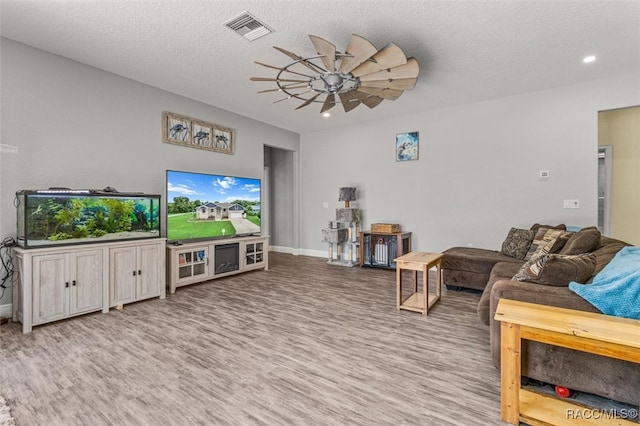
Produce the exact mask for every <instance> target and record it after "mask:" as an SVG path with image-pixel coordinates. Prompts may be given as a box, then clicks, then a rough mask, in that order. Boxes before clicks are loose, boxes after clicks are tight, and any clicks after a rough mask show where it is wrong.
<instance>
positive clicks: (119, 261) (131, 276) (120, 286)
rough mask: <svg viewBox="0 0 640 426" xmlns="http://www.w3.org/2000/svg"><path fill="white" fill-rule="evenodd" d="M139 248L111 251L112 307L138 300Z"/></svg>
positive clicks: (110, 291)
mask: <svg viewBox="0 0 640 426" xmlns="http://www.w3.org/2000/svg"><path fill="white" fill-rule="evenodd" d="M136 249H137V247H118V248H112V249H110V250H109V294H110V299H111V300H110V302H109V305H110V306H116V305H121V304H124V303H129V302H134V301H135V300H136V282H137V277H138V269H137V267H136V266H137V262H136V257H137V250H136Z"/></svg>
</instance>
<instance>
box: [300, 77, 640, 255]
mask: <svg viewBox="0 0 640 426" xmlns="http://www.w3.org/2000/svg"><path fill="white" fill-rule="evenodd" d="M426 78H428V77H426ZM404 96H410V94H409V93H407V94H405V95H404ZM386 102H390V101H385V102H383V103H382V104H381V105H380V106H379V107H378V108H384V106H385V103H386ZM395 102H402V98H400V99H398V100H397V101H395ZM637 104H640V75H637V74H635V75H626V76H621V77H618V78H612V79H608V80H599V81H593V82H589V83H586V84H580V85H575V86H569V87H563V88H558V89H553V90H545V91H540V92H535V93H528V94H523V95H518V96H512V97H508V98H501V99H496V100H491V101H487V102H480V103H474V104H467V105H462V106H458V107H452V108H447V109H440V110H433V111H427V112H419V113H416V114H413V115H409V116H405V117H401V118H394V119H389V120H386V121H384V122H372V123H369V124H366V125H360V126H352V127H345V128H338V129H333V130H331V131H323V132H317V133H313V134H304V135H302V138H301V151H300V170H302V171H303V173H302V174H301V182H300V185H301V188H300V194H301V199H300V205H301V213H300V219H301V235H300V246H301V247H302V248H303V249H304V250H303V252H304V253H307V254H320V253H325V252H326V244H323V243H322V242H321V231H320V230H321V229H322V228H325V227H326V226H327V221H328V220H331V219H332V218H333V217H334V215H335V213H334V209H335V208H336V207H339V206H341V205H342V203H340V202H338V188H339V187H342V186H355V187H357V189H358V201H357V202H356V203H353V206H357V207H360V208H362V209H363V216H364V220H363V222H364V226H363V227H364V228H368V227H369V226H370V224H371V223H376V222H391V223H399V224H400V225H401V227H402V229H403V230H406V231H411V232H413V249H414V250H429V251H442V250H445V249H446V248H448V247H451V246H455V245H463V246H466V245H467V244H472V245H473V246H475V247H484V248H492V249H497V250H499V249H500V245H501V243H502V241H503V240H504V237H505V236H506V234H507V232H508V231H509V229H510V227H511V226H517V227H528V226H530V225H531V224H532V223H534V222H542V223H566V224H567V225H576V226H587V225H595V224H597V199H596V195H597V144H598V142H597V137H598V132H597V123H598V116H597V112H598V111H599V110H604V109H610V108H616V107H622V106H630V105H637ZM360 108H363V106H361V107H360ZM410 131H419V132H420V152H419V160H418V161H409V162H396V161H395V156H394V155H395V135H396V133H400V132H410ZM541 170H548V171H549V172H550V178H549V179H547V180H540V179H539V171H541ZM564 199H578V200H579V201H580V208H579V209H571V210H570V209H563V208H562V201H563V200H564ZM325 201H327V202H329V208H328V209H324V208H322V204H323V202H325Z"/></svg>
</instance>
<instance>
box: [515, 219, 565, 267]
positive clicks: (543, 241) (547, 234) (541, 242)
mask: <svg viewBox="0 0 640 426" xmlns="http://www.w3.org/2000/svg"><path fill="white" fill-rule="evenodd" d="M565 232H566V231H564V230H562V229H556V228H554V229H548V228H543V227H540V228H538V232H537V233H536V235H535V237H533V242H532V243H531V246H529V250H528V251H527V254H526V255H525V257H524V259H525V260H529V259H531V258H532V257H533V255H535V254H537V253H541V252H544V253H550V252H551V251H552V250H553V248H554V244H555V243H556V240H558V238H560V235H562V234H564V233H565Z"/></svg>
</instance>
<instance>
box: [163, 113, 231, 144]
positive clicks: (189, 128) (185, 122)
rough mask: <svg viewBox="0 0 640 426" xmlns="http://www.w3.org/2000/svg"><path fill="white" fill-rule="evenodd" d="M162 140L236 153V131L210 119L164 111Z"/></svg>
mask: <svg viewBox="0 0 640 426" xmlns="http://www.w3.org/2000/svg"><path fill="white" fill-rule="evenodd" d="M162 141H163V142H165V143H170V144H174V145H182V146H186V147H189V148H198V149H204V150H207V151H215V152H221V153H223V154H235V144H236V131H235V130H234V129H230V128H228V127H224V126H220V125H219V124H214V123H209V122H208V121H203V120H197V119H195V118H191V117H186V116H184V115H179V114H174V113H172V112H163V113H162Z"/></svg>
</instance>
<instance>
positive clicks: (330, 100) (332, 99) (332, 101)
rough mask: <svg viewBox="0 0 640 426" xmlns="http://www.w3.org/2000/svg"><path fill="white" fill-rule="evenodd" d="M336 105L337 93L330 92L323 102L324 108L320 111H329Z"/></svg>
mask: <svg viewBox="0 0 640 426" xmlns="http://www.w3.org/2000/svg"><path fill="white" fill-rule="evenodd" d="M334 106H336V95H334V94H333V93H329V94H328V95H327V98H326V99H325V100H324V103H323V104H322V109H321V110H320V113H323V112H325V111H329V110H330V109H331V108H333V107H334Z"/></svg>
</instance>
